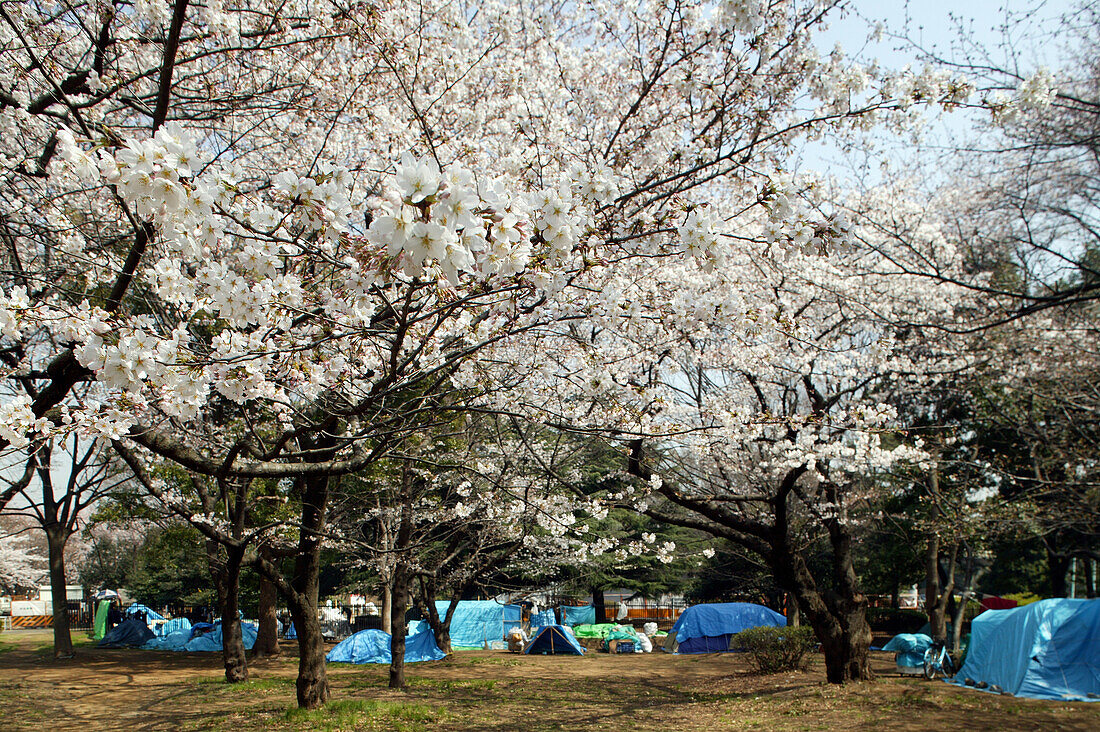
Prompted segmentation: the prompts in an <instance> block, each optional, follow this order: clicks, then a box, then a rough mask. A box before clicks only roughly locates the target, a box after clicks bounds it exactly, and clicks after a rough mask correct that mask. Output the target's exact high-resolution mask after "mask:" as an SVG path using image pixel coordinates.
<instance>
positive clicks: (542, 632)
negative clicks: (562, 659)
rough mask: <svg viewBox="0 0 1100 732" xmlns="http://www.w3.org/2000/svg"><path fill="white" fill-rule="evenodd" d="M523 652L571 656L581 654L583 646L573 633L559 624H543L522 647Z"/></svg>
mask: <svg viewBox="0 0 1100 732" xmlns="http://www.w3.org/2000/svg"><path fill="white" fill-rule="evenodd" d="M523 652H524V653H538V654H544V655H550V654H558V653H565V654H568V655H571V656H583V655H584V648H582V647H581V644H580V643H577V639H576V638H574V637H573V633H572V632H571V631H570V630H569V628H566V627H564V626H561V625H544V626H542V627H541V628H539V632H538V633H536V634H535V637H534V638H532V639H531V642H530V643H529V644H527V647H526V648H524V649H523Z"/></svg>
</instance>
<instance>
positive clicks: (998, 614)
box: [954, 599, 1100, 701]
mask: <svg viewBox="0 0 1100 732" xmlns="http://www.w3.org/2000/svg"><path fill="white" fill-rule="evenodd" d="M970 632H971V637H970V648H969V650H968V651H967V654H966V661H965V662H964V663H963V667H962V668H961V669H960V670H959V673H958V674H957V675H956V676H955V678H954V683H956V684H963V685H965V682H966V680H967V679H970V680H971V681H972V682H974V683H982V682H984V683H985V684H988V686H989V687H993V686H997V687H999V688H1000V689H1003V690H1004V691H1006V692H1008V693H1010V694H1015V695H1016V696H1024V697H1030V698H1032V699H1058V700H1063V701H1098V700H1100V600H1062V599H1054V600H1040V601H1039V602H1034V603H1031V604H1030V605H1024V606H1022V607H1017V608H1012V609H1010V610H987V611H985V612H984V613H982V614H981V615H979V616H978V617H976V618H974V621H973V623H972V624H971V626H970ZM994 691H996V690H994Z"/></svg>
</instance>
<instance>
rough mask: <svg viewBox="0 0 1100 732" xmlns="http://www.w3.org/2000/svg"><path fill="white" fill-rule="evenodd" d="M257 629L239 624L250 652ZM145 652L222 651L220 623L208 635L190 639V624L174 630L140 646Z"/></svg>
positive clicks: (204, 634)
mask: <svg viewBox="0 0 1100 732" xmlns="http://www.w3.org/2000/svg"><path fill="white" fill-rule="evenodd" d="M258 630H259V628H258V627H257V626H256V624H255V623H241V636H242V640H244V647H245V648H246V649H249V650H251V648H252V646H254V645H256V633H257V632H258ZM142 648H144V649H145V650H147V651H188V652H190V653H210V652H214V651H221V649H222V624H221V621H219V622H217V623H215V624H214V629H213V630H211V631H210V632H209V633H203V634H202V635H196V636H195V637H194V638H192V637H191V624H190V623H188V627H187V629H179V630H175V631H173V632H171V633H168V634H166V635H163V636H158V637H156V638H152V639H150V640H149V642H148V643H146V644H145V645H143V646H142Z"/></svg>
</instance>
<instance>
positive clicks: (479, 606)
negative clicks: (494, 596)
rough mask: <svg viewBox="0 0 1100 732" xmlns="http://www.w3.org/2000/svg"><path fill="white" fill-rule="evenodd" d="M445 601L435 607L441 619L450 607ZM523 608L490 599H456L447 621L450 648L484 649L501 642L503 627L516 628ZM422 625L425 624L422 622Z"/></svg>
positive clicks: (439, 602) (437, 603)
mask: <svg viewBox="0 0 1100 732" xmlns="http://www.w3.org/2000/svg"><path fill="white" fill-rule="evenodd" d="M450 604H451V603H450V602H449V601H447V600H440V601H438V602H436V604H435V610H436V612H437V613H439V619H440V620H442V619H443V618H445V617H446V615H447V608H448V607H449V606H450ZM522 613H523V609H522V608H521V607H520V606H519V605H501V604H500V603H499V602H495V601H493V600H460V601H459V603H458V606H457V607H455V613H454V616H453V617H452V618H451V628H450V631H451V647H452V648H479V649H480V648H484V647H485V644H486V643H493V642H498V641H503V640H504V628H505V624H506V621H507V624H508V626H509V628H511V627H519V621H520V617H521V616H522ZM425 625H426V623H425Z"/></svg>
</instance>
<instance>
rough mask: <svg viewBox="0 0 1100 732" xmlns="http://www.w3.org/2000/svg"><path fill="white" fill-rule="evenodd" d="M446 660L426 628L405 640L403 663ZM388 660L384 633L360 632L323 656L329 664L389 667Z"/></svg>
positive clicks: (388, 651)
mask: <svg viewBox="0 0 1100 732" xmlns="http://www.w3.org/2000/svg"><path fill="white" fill-rule="evenodd" d="M446 657H447V654H445V653H444V652H443V651H441V650H439V646H437V645H436V644H435V635H433V634H432V629H431V628H429V627H427V626H425V627H423V628H421V629H420V630H419V631H418V632H416V633H414V634H413V635H411V636H409V637H408V638H406V639H405V663H418V662H420V661H441V660H443V659H444V658H446ZM392 659H393V655H392V654H391V653H390V634H389V633H387V632H385V631H384V630H361V631H359V632H358V633H356V634H355V635H352V636H350V637H348V638H345V639H344V640H342V641H340V642H339V643H337V644H336V645H335V646H334V647H333V649H332V650H331V651H329V652H328V655H327V656H325V660H326V661H329V662H330V663H389V662H390V661H391V660H392Z"/></svg>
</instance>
